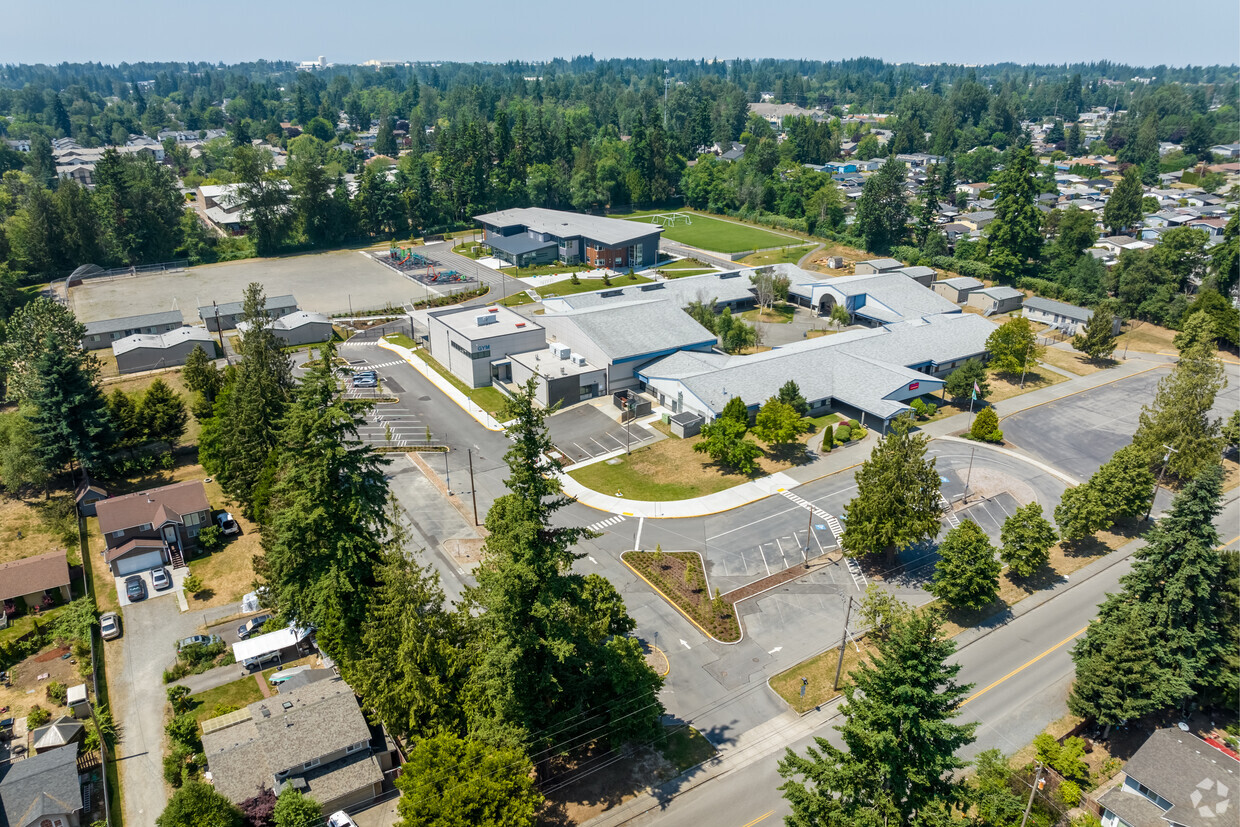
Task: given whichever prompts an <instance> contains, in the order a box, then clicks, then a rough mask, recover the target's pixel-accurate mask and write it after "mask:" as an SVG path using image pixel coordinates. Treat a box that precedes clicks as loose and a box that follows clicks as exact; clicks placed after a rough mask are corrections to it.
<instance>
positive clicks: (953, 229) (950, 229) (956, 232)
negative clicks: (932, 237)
mask: <svg viewBox="0 0 1240 827" xmlns="http://www.w3.org/2000/svg"><path fill="white" fill-rule="evenodd" d="M939 230H940V231H941V232H942V233H943V235H945V236H947V243H948V244H951V243H954V242H955V241H956V239H958V238H961V237H962V236H968V235H972V234H973V233H975V232H977V230H975V229H973V228H972V227H970V226H968V225H965V224H961V223H960V222H959V221H951V222H948V223H947V224H943V225H941V226H940V227H939Z"/></svg>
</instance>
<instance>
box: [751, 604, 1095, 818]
mask: <svg viewBox="0 0 1240 827" xmlns="http://www.w3.org/2000/svg"><path fill="white" fill-rule="evenodd" d="M1088 628H1089V626H1082V627H1081V629H1080V630H1079V631H1077V632H1074V633H1073V634H1071V635H1069V636H1068V637H1066V638H1064V639H1063V640H1061V641H1059V642H1058V643H1056V644H1055V645H1054V646H1052V647H1051V648H1049V649H1047V650H1046V651H1045V652H1043V653H1042V654H1040V655H1038V656H1037V657H1036V658H1032V659H1031V660H1027V661H1025V662H1024V663H1022V664H1021V665H1020V666H1018V667H1016V668H1015V669H1013V670H1012V671H1011V672H1008V673H1007V674H1006V675H1004V676H1003V677H1002V678H999V680H997V681H995V682H994V683H992V684H991V685H990V686H987V687H985V688H983V689H979V690H977V691H976V692H974V693H973V694H972V695H970V696H969V697H967V698H965V699H964V701H963V702H962V703H961V704H960V705H961V706H964V705H965V704H967V703H969V702H970V701H974V700H977V699H978V698H980V697H981V696H982V695H985V694H986V693H987V692H989V691H990V690H992V689H994V688H995V687H996V686H998V685H999V684H1001V683H1003V682H1004V681H1006V680H1008V679H1009V678H1011V677H1013V676H1015V675H1019V674H1020V673H1021V672H1023V671H1025V670H1026V669H1028V668H1029V667H1030V666H1033V665H1034V664H1035V663H1037V662H1038V661H1040V660H1042V658H1044V657H1046V656H1047V655H1049V654H1050V653H1051V652H1054V651H1055V650H1056V649H1059V648H1062V647H1063V646H1065V645H1066V644H1069V643H1071V642H1072V641H1073V640H1075V639H1077V638H1078V637H1080V636H1081V635H1082V634H1083V633H1084V632H1085V630H1086V629H1088ZM746 827H748V825H746Z"/></svg>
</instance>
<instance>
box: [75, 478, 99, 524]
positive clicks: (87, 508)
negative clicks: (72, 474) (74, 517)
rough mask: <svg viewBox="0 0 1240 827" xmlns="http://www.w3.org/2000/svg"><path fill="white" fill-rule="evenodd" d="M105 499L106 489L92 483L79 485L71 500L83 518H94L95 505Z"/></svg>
mask: <svg viewBox="0 0 1240 827" xmlns="http://www.w3.org/2000/svg"><path fill="white" fill-rule="evenodd" d="M107 498H108V492H107V489H105V488H103V487H102V486H100V485H95V484H94V483H87V482H82V483H79V484H78V487H77V489H76V490H75V491H74V492H73V500H74V502H75V503H76V504H77V510H78V513H79V514H81V515H82V516H83V517H93V516H95V503H97V502H99V501H100V500H106V499H107Z"/></svg>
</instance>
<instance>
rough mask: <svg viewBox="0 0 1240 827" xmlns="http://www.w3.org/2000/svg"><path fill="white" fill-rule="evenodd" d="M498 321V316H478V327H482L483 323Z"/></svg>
mask: <svg viewBox="0 0 1240 827" xmlns="http://www.w3.org/2000/svg"><path fill="white" fill-rule="evenodd" d="M498 321H499V317H498V316H479V317H478V327H482V326H483V325H488V324H495V323H496V322H498Z"/></svg>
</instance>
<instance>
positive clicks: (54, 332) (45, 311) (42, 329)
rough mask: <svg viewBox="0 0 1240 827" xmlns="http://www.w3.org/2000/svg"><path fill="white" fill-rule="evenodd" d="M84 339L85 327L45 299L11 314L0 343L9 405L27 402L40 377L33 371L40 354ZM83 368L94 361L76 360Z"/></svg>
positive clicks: (86, 358) (31, 302) (40, 299)
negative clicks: (10, 403)
mask: <svg viewBox="0 0 1240 827" xmlns="http://www.w3.org/2000/svg"><path fill="white" fill-rule="evenodd" d="M85 335H86V325H84V324H82V323H81V322H79V321H78V320H77V319H76V318H75V317H74V315H73V311H72V310H70V309H69V308H68V307H66V306H65V305H63V304H61V303H60V302H58V301H55V300H53V299H51V298H48V297H46V296H39V297H38V298H36V299H34V300H32V301H30V302H27V303H26V304H24V305H21V306H20V307H18V308H17V309H16V310H14V311H13V315H12V316H10V317H9V318H8V319H7V320H6V321H5V325H4V337H3V341H2V342H0V368H2V369H3V371H4V380H5V395H6V398H7V399H8V400H9V401H10V402H21V401H23V400H26V399H29V398H30V396H31V395H32V394H33V393H34V392H35V390H36V388H38V386H39V385H41V384H43V377H42V376H40V375H39V372H38V370H37V369H36V368H35V361H36V360H37V359H38V358H39V355H40V354H42V353H43V351H45V350H48V349H50V348H57V347H69V348H74V347H76V346H77V345H78V343H79V342H81V341H82V337H84V336H85ZM79 358H80V361H81V362H82V365H83V367H86V366H87V365H88V364H89V363H91V362H92V358H93V357H88V356H87V355H86V354H85V353H82V354H81V356H80V357H79Z"/></svg>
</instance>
